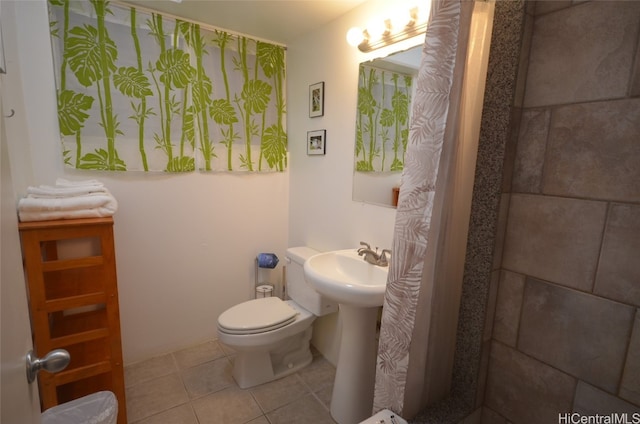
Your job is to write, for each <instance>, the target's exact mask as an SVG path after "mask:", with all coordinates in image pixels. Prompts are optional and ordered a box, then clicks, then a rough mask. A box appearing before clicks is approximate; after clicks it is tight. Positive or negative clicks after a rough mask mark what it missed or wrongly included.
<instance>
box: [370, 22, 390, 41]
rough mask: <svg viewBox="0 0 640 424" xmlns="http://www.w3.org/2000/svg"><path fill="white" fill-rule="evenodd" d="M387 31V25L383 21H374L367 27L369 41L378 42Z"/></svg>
mask: <svg viewBox="0 0 640 424" xmlns="http://www.w3.org/2000/svg"><path fill="white" fill-rule="evenodd" d="M387 31H388V28H387V25H386V23H385V21H383V20H375V21H372V22H370V23H369V24H368V25H367V32H368V33H369V41H373V40H378V39H380V38H382V36H383V35H384V34H385V33H386V32H387Z"/></svg>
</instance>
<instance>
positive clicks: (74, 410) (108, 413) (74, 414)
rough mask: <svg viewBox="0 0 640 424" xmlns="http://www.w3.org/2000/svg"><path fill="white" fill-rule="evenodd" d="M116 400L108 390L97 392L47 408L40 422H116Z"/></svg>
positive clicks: (106, 423)
mask: <svg viewBox="0 0 640 424" xmlns="http://www.w3.org/2000/svg"><path fill="white" fill-rule="evenodd" d="M117 419H118V400H117V399H116V396H115V395H114V394H113V393H111V392H108V391H104V392H97V393H93V394H91V395H87V396H84V397H81V398H79V399H75V400H72V401H70V402H65V403H63V404H60V405H57V406H54V407H52V408H49V409H47V410H46V411H44V412H43V413H42V424H116V421H117Z"/></svg>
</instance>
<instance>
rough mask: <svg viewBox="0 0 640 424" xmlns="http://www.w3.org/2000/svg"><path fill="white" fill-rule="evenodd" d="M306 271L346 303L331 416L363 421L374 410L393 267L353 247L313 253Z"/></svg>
mask: <svg viewBox="0 0 640 424" xmlns="http://www.w3.org/2000/svg"><path fill="white" fill-rule="evenodd" d="M304 273H305V277H306V279H307V281H308V282H309V284H311V285H312V286H313V287H314V288H315V289H316V291H317V292H318V293H320V294H322V295H324V296H326V297H328V298H330V299H333V300H335V301H336V302H338V303H339V304H340V318H341V320H342V337H341V340H340V353H339V357H338V366H337V369H336V379H335V383H334V386H333V395H332V398H331V416H332V417H333V419H334V420H335V421H336V422H338V424H357V423H359V422H361V421H363V420H365V419H366V418H368V417H370V416H371V414H372V409H373V389H374V385H375V370H376V352H377V340H376V324H377V320H378V311H379V307H380V306H382V302H383V300H384V292H385V288H386V284H387V275H388V267H380V266H377V265H372V264H370V263H367V262H365V261H364V259H363V258H362V257H361V256H358V252H357V250H356V249H347V250H336V251H332V252H325V253H320V254H317V255H314V256H312V257H311V258H309V259H308V260H307V261H306V262H305V264H304Z"/></svg>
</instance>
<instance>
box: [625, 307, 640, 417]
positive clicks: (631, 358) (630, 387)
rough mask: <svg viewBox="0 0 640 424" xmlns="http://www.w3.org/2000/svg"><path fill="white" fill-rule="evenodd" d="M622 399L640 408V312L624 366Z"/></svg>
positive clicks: (638, 311)
mask: <svg viewBox="0 0 640 424" xmlns="http://www.w3.org/2000/svg"><path fill="white" fill-rule="evenodd" d="M620 397H622V398H624V399H626V400H628V401H630V402H633V403H635V404H636V405H638V406H639V407H640V310H637V311H636V319H635V323H634V325H633V333H632V334H631V342H630V343H629V351H628V352H627V362H626V364H625V366H624V374H623V375H622V384H621V387H620Z"/></svg>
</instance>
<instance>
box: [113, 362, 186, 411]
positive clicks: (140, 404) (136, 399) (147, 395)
mask: <svg viewBox="0 0 640 424" xmlns="http://www.w3.org/2000/svg"><path fill="white" fill-rule="evenodd" d="M126 399H127V418H128V421H129V422H135V421H138V420H141V419H143V418H147V417H150V416H152V415H155V414H157V413H159V412H162V411H165V410H167V409H170V408H173V407H175V406H178V405H181V404H184V403H186V402H188V400H189V397H188V396H187V392H186V390H185V389H184V385H183V384H182V380H181V379H180V377H179V376H178V374H170V375H167V376H164V377H160V378H156V379H155V380H150V381H146V382H144V383H140V384H136V385H135V386H131V387H128V388H127V389H126Z"/></svg>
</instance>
